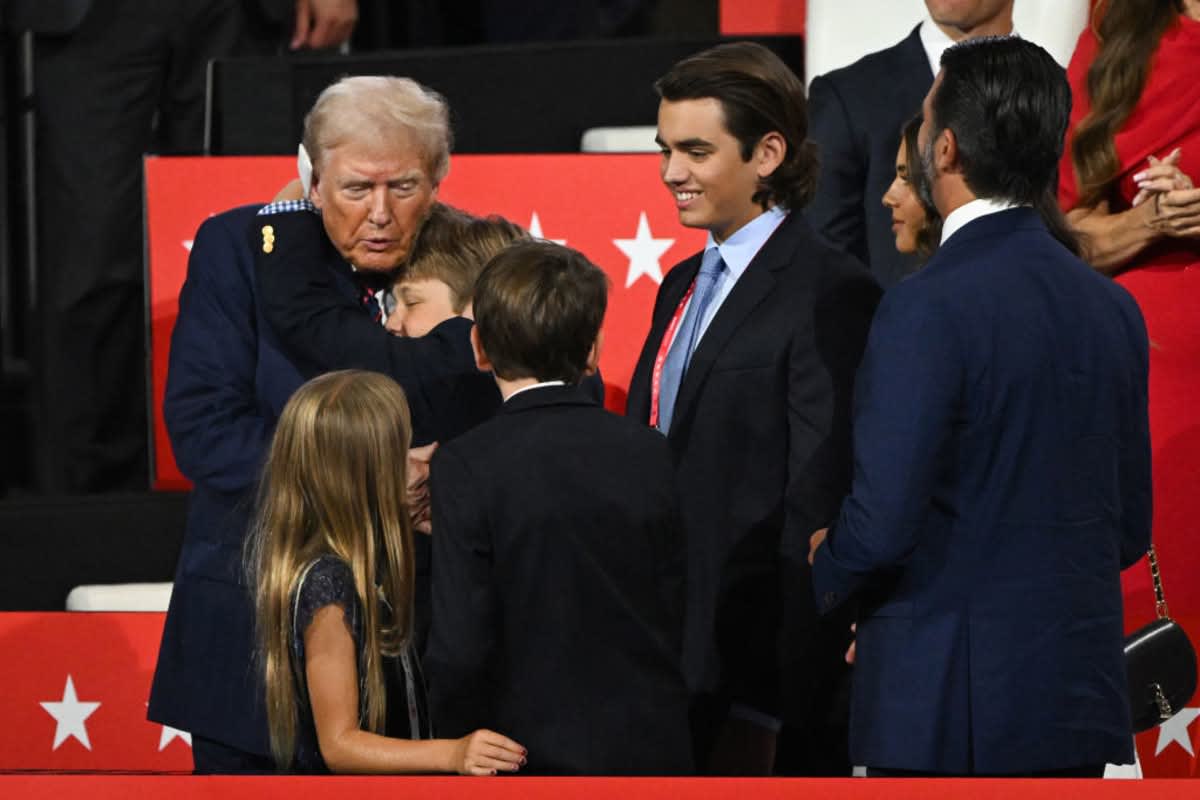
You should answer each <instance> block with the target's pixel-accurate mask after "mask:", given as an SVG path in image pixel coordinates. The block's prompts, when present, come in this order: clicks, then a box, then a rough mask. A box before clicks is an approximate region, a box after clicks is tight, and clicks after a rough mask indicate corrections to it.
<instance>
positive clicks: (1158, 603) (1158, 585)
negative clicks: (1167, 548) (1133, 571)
mask: <svg viewBox="0 0 1200 800" xmlns="http://www.w3.org/2000/svg"><path fill="white" fill-rule="evenodd" d="M1146 555H1147V556H1148V557H1149V559H1150V577H1151V578H1152V579H1153V580H1154V612H1155V613H1156V614H1158V618H1159V619H1167V618H1168V617H1169V616H1171V614H1170V612H1169V611H1167V596H1166V595H1165V594H1163V585H1162V576H1161V575H1159V574H1158V556H1156V555H1155V553H1154V545H1150V550H1149V552H1148V553H1147V554H1146Z"/></svg>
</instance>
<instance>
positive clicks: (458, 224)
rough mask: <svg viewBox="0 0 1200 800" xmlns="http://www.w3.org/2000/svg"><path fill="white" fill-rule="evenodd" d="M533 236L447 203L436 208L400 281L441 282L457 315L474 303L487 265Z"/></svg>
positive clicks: (500, 220)
mask: <svg viewBox="0 0 1200 800" xmlns="http://www.w3.org/2000/svg"><path fill="white" fill-rule="evenodd" d="M528 238H529V233H528V232H527V231H526V230H525V229H524V228H522V227H521V226H520V225H517V224H516V223H515V222H509V221H508V220H506V219H505V218H504V217H501V216H490V217H476V216H474V215H472V214H468V213H466V212H465V211H461V210H459V209H457V208H454V207H453V206H448V205H446V204H445V203H438V204H436V205H435V206H434V207H433V211H432V212H431V213H430V215H429V219H427V220H426V221H425V224H424V225H422V226H421V233H420V234H419V235H418V236H417V241H416V243H415V244H414V245H413V251H412V255H411V256H409V259H408V265H407V266H406V267H405V269H404V270H403V271H402V272H401V273H400V280H401V281H405V280H428V279H434V280H439V281H441V282H442V283H444V284H446V285H447V286H449V287H450V297H451V300H452V303H453V307H454V313H456V314H461V313H462V312H463V309H465V308H466V307H467V303H469V302H471V299H472V297H473V295H474V290H475V281H476V280H477V279H478V278H479V273H480V272H481V271H482V270H483V267H484V265H485V264H487V262H488V261H490V260H491V259H492V257H493V256H495V255H496V254H497V253H499V252H500V251H501V250H503V249H504V248H505V247H507V246H508V245H510V244H512V243H513V242H515V241H519V240H522V239H528Z"/></svg>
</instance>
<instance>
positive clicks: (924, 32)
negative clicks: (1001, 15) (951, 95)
mask: <svg viewBox="0 0 1200 800" xmlns="http://www.w3.org/2000/svg"><path fill="white" fill-rule="evenodd" d="M1020 35H1021V34H1019V33H1017V29H1016V28H1013V29H1012V31H1011V32H1010V33H1009V36H1018V37H1019V36H1020ZM920 36H921V46H922V47H923V48H925V57H926V58H928V59H929V71H930V73H931V74H933V75H934V76H935V77H936V76H937V74H938V71H939V70H940V69H941V68H942V53H944V52H946V51H947V50H948V49H950V48H951V47H953V46H954V44H955V41H954V40H953V39H951V38H950V37H949V36H947V35H946V32H945V31H943V30H942V29H941V28H939V27H938V26H937V23H936V22H934V21H933V18H932V17H930V16H929V15H928V14H927V15H926V16H925V21H924V22H922V23H921V33H920Z"/></svg>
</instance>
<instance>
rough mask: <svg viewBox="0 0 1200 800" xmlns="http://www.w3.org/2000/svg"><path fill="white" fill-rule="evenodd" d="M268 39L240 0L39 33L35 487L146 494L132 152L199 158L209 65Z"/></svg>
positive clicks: (116, 5)
mask: <svg viewBox="0 0 1200 800" xmlns="http://www.w3.org/2000/svg"><path fill="white" fill-rule="evenodd" d="M278 35H279V34H278V32H276V33H274V34H272V33H269V32H268V31H267V30H266V29H265V28H263V27H261V26H258V25H256V24H255V20H254V19H252V17H251V13H250V11H249V10H248V4H247V3H246V2H245V0H93V2H92V5H91V8H90V10H89V11H88V12H87V14H86V16H85V17H84V18H83V20H82V22H81V23H80V25H79V27H78V28H77V29H76V30H75V31H73V32H72V33H70V34H68V35H65V36H40V37H38V38H37V40H36V43H35V60H34V71H35V74H34V80H35V92H36V98H35V103H36V106H35V115H36V120H37V140H36V147H37V155H36V160H37V196H38V199H37V215H38V243H37V244H38V273H37V280H38V286H37V290H38V307H37V309H36V311H35V321H34V338H35V342H36V344H35V349H34V353H33V356H34V362H33V363H34V373H35V374H34V380H35V389H34V419H35V422H36V426H37V431H36V433H35V458H36V461H37V463H36V465H35V469H36V474H37V483H38V486H39V488H41V489H42V490H44V491H55V492H97V491H107V490H118V489H144V488H146V487H147V485H148V477H149V473H148V465H149V458H148V450H147V438H148V435H147V430H148V426H147V406H148V397H147V391H146V389H147V387H146V349H145V333H146V327H147V322H146V318H145V293H144V292H145V290H144V281H143V263H144V255H143V253H144V248H143V244H142V243H143V231H142V218H143V212H142V157H143V154H145V153H164V154H182V153H199V152H201V150H202V149H203V141H204V98H205V74H206V69H207V64H208V62H209V61H210V60H211V59H213V58H218V57H223V56H230V55H236V54H243V53H249V52H267V51H270V50H272V49H274V43H275V41H276V39H277V37H278ZM180 191H187V187H180Z"/></svg>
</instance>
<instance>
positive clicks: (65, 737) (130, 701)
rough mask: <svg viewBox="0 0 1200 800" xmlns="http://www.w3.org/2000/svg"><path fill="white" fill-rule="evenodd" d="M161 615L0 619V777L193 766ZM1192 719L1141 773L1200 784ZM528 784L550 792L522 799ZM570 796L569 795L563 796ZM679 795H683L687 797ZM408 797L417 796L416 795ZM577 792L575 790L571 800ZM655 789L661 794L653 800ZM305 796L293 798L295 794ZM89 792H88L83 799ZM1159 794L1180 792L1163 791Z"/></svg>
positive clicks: (601, 791) (700, 787)
mask: <svg viewBox="0 0 1200 800" xmlns="http://www.w3.org/2000/svg"><path fill="white" fill-rule="evenodd" d="M163 616H164V615H163V614H158V613H140V614H135V613H19V612H9V613H0V687H3V691H0V772H5V771H16V770H52V771H73V770H87V771H109V772H113V771H153V772H180V771H188V770H190V769H191V750H190V740H189V739H188V737H187V736H186V735H184V734H182V733H180V732H176V731H173V730H172V729H170V728H164V727H163V726H162V725H156V724H154V723H151V722H148V721H146V701H147V700H148V697H149V692H150V681H151V677H152V675H153V672H154V663H155V660H156V654H157V651H158V642H159V638H160V637H161V635H162V626H163ZM68 680H69V681H70V686H68V683H67V682H68ZM1198 717H1200V709H1194V708H1193V709H1188V710H1186V711H1185V712H1184V713H1183V714H1181V715H1180V716H1179V717H1177V718H1176V719H1175V720H1174V721H1173V722H1172V723H1169V724H1168V725H1167V726H1166V727H1164V728H1158V729H1154V730H1151V731H1148V732H1147V733H1145V734H1143V735H1141V736H1139V737H1138V751H1139V753H1140V755H1141V760H1142V767H1143V769H1144V771H1145V774H1146V775H1147V776H1148V777H1154V776H1162V777H1195V776H1196V771H1197V759H1196V756H1195V753H1196V747H1197V746H1198V745H1200V720H1198ZM902 783H903V785H904V786H905V787H910V786H911V787H918V786H924V788H923V789H922V790H921V791H918V792H917V793H915V794H912V795H901V794H897V793H894V792H893V793H887V792H883V793H880V794H878V796H880V797H893V798H895V797H901V796H912V797H927V796H932V795H929V794H923V793H922V792H927V791H933V790H932V789H931V787H930V786H929V785H925V784H924V782H922V781H904V782H902ZM956 783H962V786H963V787H969V786H971V784H970V783H963V782H955V781H946V782H941V783H936V786H937V789H938V793H939V794H940V793H941V791H942V790H947V792H948V793H947V794H945V795H944V796H946V797H997V798H1008V797H1011V796H1014V795H1013V791H1014V790H1015V789H1019V791H1018V792H1017V796H1030V797H1032V796H1035V794H1031V793H1029V792H1028V791H1027V790H1030V789H1032V788H1034V787H1036V786H1046V787H1049V786H1051V785H1053V786H1055V787H1063V786H1069V785H1071V784H1072V783H1073V782H1072V781H1047V782H1045V783H1036V782H1034V783H1024V784H1022V785H1021V786H1020V787H1016V786H1015V782H1014V785H1013V786H1008V787H1007V788H1006V789H1005V791H997V792H995V793H990V788H991V787H999V786H1002V785H1004V783H1005V782H1002V781H996V782H987V783H985V784H982V786H986V787H989V793H980V794H971V792H970V791H967V790H966V788H963V789H962V790H961V791H960V790H959V789H956V788H954V784H956ZM864 784H865V785H869V786H875V787H876V788H878V786H879V785H883V784H878V782H876V781H867V782H863V781H851V782H850V783H849V784H847V785H846V787H845V788H850V789H859V788H862V787H863V786H864ZM1114 784H1116V785H1117V786H1122V787H1126V789H1128V790H1130V791H1133V790H1134V785H1132V784H1130V783H1128V782H1125V781H1113V782H1110V783H1109V784H1107V785H1108V786H1113V785H1114ZM103 785H104V786H115V785H116V784H103ZM172 785H173V786H177V787H178V789H179V791H178V792H175V791H172V792H171V793H170V795H171V796H178V797H188V796H195V797H198V796H208V795H205V794H203V793H201V792H198V791H197V790H198V788H199V787H211V786H212V784H204V783H201V784H196V783H186V782H185V783H181V784H172ZM826 785H841V784H840V782H836V781H824V782H805V784H804V787H803V791H798V790H799V789H800V787H799V786H798V784H797V783H795V782H788V781H747V782H736V781H720V780H712V781H679V782H671V790H670V791H664V785H663V783H662V782H661V781H629V782H620V781H578V780H576V781H570V780H562V781H550V782H544V783H539V782H533V783H526V784H525V787H526V788H523V789H521V790H520V791H521V794H520V796H522V797H541V796H544V797H551V796H560V795H558V794H554V792H563V793H569V794H572V795H574V796H594V797H609V796H611V797H618V796H620V797H621V798H623V800H630V798H633V797H661V796H672V797H684V796H687V797H697V798H699V797H730V796H738V797H782V796H784V792H785V790H786V791H787V792H798V793H797V794H788V796H799V795H804V796H806V797H807V796H810V795H811V794H812V791H813V790H814V789H815V788H817V787H821V786H826ZM1151 785H1159V784H1151ZM74 786H76V785H75V784H66V783H64V784H53V783H36V784H29V785H28V786H27V787H26V788H31V787H41V788H42V789H43V790H45V791H46V792H47V793H46V794H45V795H39V796H47V797H50V796H62V797H74V796H80V795H78V794H72V793H71V792H69V791H67V788H68V787H74ZM97 786H100V784H97ZM138 786H142V784H138ZM147 786H151V787H155V786H156V787H158V788H157V789H156V790H154V791H152V792H151V796H168V792H167V791H166V789H165V788H164V787H165V786H166V784H147ZM289 786H290V784H289ZM339 786H340V784H339ZM383 786H388V784H384V785H383ZM390 786H391V789H393V790H397V791H399V790H401V788H403V793H404V796H405V797H417V796H428V797H453V796H464V797H465V796H467V795H468V794H474V793H476V792H479V793H480V795H481V796H484V795H486V796H488V797H492V796H493V795H495V796H497V797H499V796H500V795H499V794H496V792H494V791H493V789H492V787H491V786H489V788H488V789H487V790H486V791H484V790H483V788H482V785H480V786H474V785H473V784H472V783H470V782H456V781H451V782H449V783H439V782H438V781H429V782H423V781H416V782H414V783H411V784H405V785H404V786H403V787H401V786H400V785H397V784H391V785H390ZM494 786H495V788H499V787H500V786H504V787H507V788H511V787H512V784H511V783H510V782H509V781H501V782H500V783H498V784H495V785H494ZM1160 786H1161V785H1160ZM370 787H375V788H379V789H380V791H383V789H382V787H381V786H380V784H378V783H370V784H364V788H370ZM534 787H537V788H539V790H542V789H544V790H545V791H544V792H542V791H539V792H538V793H533V794H524V792H526V791H529V790H530V789H532V788H534ZM134 788H137V787H134ZM226 788H229V789H234V788H241V789H244V788H245V785H243V784H230V785H229V786H227V787H226ZM568 788H569V789H570V791H569V792H566V790H567V789H568ZM685 788H686V789H687V791H686V792H685V791H683V789H685ZM975 788H976V789H978V790H979V791H981V792H982V788H981V785H980V784H975ZM52 789H53V790H52ZM125 789H128V790H129V792H128V794H119V793H115V790H114V793H113V794H112V795H103V796H114V797H116V796H125V797H128V796H136V795H137V794H138V792H135V791H133V790H132V789H131V788H130V787H125ZM125 789H123V791H124V790H125ZM410 789H412V790H416V791H415V793H414V791H410ZM452 789H453V791H451V790H452ZM576 789H579V790H580V791H581V792H582V794H579V795H576V794H575V790H576ZM1055 791H1057V789H1056V790H1055ZM1122 791H1124V789H1123V790H1122ZM1188 791H1189V792H1192V794H1191V795H1190V796H1200V795H1197V794H1196V793H1195V792H1194V791H1193V790H1190V789H1189V790H1188ZM659 792H661V794H656V793H659ZM290 794H291V793H290V792H289V795H290ZM306 794H307V793H306V792H300V793H298V794H296V795H295V796H296V797H300V796H305V795H306ZM345 794H346V796H351V794H353V796H356V797H358V796H362V797H366V796H368V795H369V796H375V795H371V793H370V792H367V793H366V794H362V795H359V794H358V793H357V792H355V793H351V792H349V791H348V790H347V791H346V792H345ZM1135 794H1136V792H1135ZM13 796H15V795H14V794H12V793H11V792H8V791H5V784H4V783H3V782H2V781H0V797H4V798H7V797H13ZM88 796H93V795H92V794H91V793H90V791H89V793H88ZM94 796H102V795H99V794H98V795H94ZM214 796H215V794H214ZM221 796H222V797H226V798H227V797H232V796H242V795H239V794H237V793H236V792H234V793H232V794H230V795H225V794H222V795H221ZM312 796H314V797H315V796H317V794H316V793H314V794H313V795H312ZM816 796H825V795H820V794H818V795H816ZM829 796H833V795H829ZM841 796H842V797H843V798H844V797H850V796H864V797H866V796H876V795H873V794H870V793H868V794H865V795H853V793H850V794H846V795H841ZM1046 796H1047V797H1049V796H1050V795H1049V794H1047V795H1046ZM1080 796H1082V795H1080ZM1123 796H1133V795H1123ZM1154 796H1155V797H1180V796H1185V795H1179V794H1175V793H1173V791H1163V792H1162V793H1160V794H1157V795H1154ZM1093 800H1094V799H1093Z"/></svg>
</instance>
